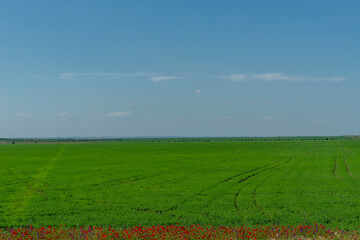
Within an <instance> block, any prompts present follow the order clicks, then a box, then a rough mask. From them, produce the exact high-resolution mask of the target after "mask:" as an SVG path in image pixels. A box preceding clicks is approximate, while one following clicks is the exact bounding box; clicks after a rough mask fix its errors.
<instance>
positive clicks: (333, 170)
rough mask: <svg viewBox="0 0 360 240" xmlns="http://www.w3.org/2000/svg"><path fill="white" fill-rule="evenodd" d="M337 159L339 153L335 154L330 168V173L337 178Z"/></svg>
mask: <svg viewBox="0 0 360 240" xmlns="http://www.w3.org/2000/svg"><path fill="white" fill-rule="evenodd" d="M338 160H339V155H336V156H335V158H334V166H333V169H332V175H333V176H334V177H335V178H337V179H339V176H338V175H337V168H338Z"/></svg>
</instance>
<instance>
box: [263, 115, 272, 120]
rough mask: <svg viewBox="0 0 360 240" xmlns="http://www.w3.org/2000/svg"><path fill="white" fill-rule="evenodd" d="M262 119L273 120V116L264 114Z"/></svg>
mask: <svg viewBox="0 0 360 240" xmlns="http://www.w3.org/2000/svg"><path fill="white" fill-rule="evenodd" d="M264 120H265V121H272V120H274V117H273V116H271V115H268V116H265V117H264Z"/></svg>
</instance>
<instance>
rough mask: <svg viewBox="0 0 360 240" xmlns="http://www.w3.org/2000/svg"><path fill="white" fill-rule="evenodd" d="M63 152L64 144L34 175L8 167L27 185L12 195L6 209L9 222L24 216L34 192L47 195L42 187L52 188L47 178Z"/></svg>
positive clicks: (10, 173) (10, 171)
mask: <svg viewBox="0 0 360 240" xmlns="http://www.w3.org/2000/svg"><path fill="white" fill-rule="evenodd" d="M63 152H64V146H63V147H61V148H60V149H59V151H58V152H57V153H56V154H55V156H54V157H52V158H51V159H50V160H49V161H48V163H47V165H46V166H44V167H42V168H40V169H38V171H37V172H36V173H35V174H34V175H28V174H26V173H25V172H24V171H22V170H20V169H18V168H12V169H10V168H8V169H7V170H8V172H9V175H11V176H14V177H15V179H17V180H18V181H19V182H21V183H22V184H24V185H25V186H24V187H23V188H22V189H21V190H19V191H17V192H16V193H15V194H14V195H13V196H12V197H11V200H10V202H9V203H10V204H9V205H8V206H7V208H6V209H5V210H4V215H5V217H7V218H8V219H9V222H12V223H14V222H15V221H17V219H18V218H21V217H24V215H25V214H24V211H25V209H26V207H27V205H28V204H29V202H30V201H31V198H32V197H33V196H34V194H40V195H45V192H44V191H43V190H42V188H43V187H50V188H51V186H50V185H49V184H47V183H46V178H47V176H48V174H49V172H50V171H51V170H52V169H53V168H54V166H55V164H56V162H57V161H58V160H59V159H60V158H61V156H62V154H63Z"/></svg>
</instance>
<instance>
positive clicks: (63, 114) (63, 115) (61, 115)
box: [57, 112, 74, 118]
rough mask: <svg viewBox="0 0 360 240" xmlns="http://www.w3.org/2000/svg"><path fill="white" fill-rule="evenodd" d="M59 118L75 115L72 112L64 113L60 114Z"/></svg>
mask: <svg viewBox="0 0 360 240" xmlns="http://www.w3.org/2000/svg"><path fill="white" fill-rule="evenodd" d="M57 116H58V117H62V118H68V117H71V116H74V114H73V113H70V112H62V113H59V114H58V115H57Z"/></svg>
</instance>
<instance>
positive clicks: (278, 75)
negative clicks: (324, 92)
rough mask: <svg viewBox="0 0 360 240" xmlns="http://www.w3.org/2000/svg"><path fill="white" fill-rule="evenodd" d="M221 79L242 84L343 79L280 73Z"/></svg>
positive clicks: (343, 78) (238, 75) (341, 78)
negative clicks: (248, 82)
mask: <svg viewBox="0 0 360 240" xmlns="http://www.w3.org/2000/svg"><path fill="white" fill-rule="evenodd" d="M222 78H226V79H229V81H230V82H243V81H288V82H301V81H303V82H316V81H328V82H340V81H344V80H345V79H346V78H345V77H340V76H331V77H304V76H302V77H299V76H290V75H284V74H282V73H276V72H272V73H263V74H232V75H228V76H222Z"/></svg>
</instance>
